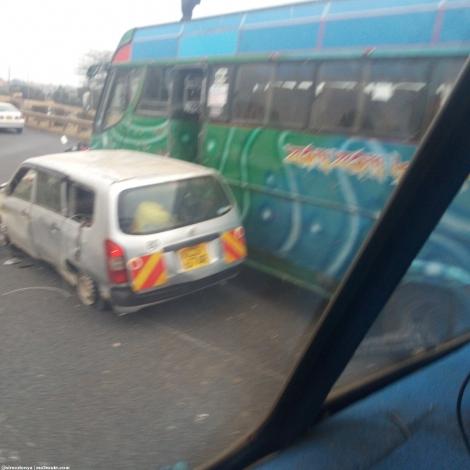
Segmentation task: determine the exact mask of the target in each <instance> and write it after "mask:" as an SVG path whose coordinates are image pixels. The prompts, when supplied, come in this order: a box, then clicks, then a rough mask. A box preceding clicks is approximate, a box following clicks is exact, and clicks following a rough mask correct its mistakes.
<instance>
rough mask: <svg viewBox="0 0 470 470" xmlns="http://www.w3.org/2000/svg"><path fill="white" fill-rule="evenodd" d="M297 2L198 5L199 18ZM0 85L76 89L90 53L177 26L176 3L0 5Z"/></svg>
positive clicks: (85, 0) (80, 0)
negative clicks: (138, 29) (13, 82)
mask: <svg viewBox="0 0 470 470" xmlns="http://www.w3.org/2000/svg"><path fill="white" fill-rule="evenodd" d="M299 1H302V0H236V1H232V0H201V4H200V5H199V6H197V7H196V9H195V10H194V17H195V18H198V17H204V16H209V15H214V14H223V13H229V12H233V11H241V10H251V9H254V8H262V7H266V6H274V5H282V4H289V3H298V2H299ZM1 3H2V5H1V17H0V18H1V19H0V79H4V80H6V79H7V78H8V72H9V70H10V72H11V78H12V79H13V78H19V79H22V80H26V81H32V82H37V83H44V84H54V85H60V84H62V85H74V86H77V85H80V80H81V79H80V77H79V76H78V74H77V67H78V65H79V63H80V60H81V58H82V57H83V56H84V54H86V52H87V51H90V50H109V51H114V49H115V48H116V46H117V44H118V42H119V40H120V38H121V36H122V35H123V33H124V32H125V31H127V30H128V29H131V28H133V27H135V26H142V25H148V24H158V23H167V22H170V21H179V20H180V18H181V7H180V5H181V2H180V0H11V1H9V0H1Z"/></svg>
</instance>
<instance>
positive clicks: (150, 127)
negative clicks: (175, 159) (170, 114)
mask: <svg viewBox="0 0 470 470" xmlns="http://www.w3.org/2000/svg"><path fill="white" fill-rule="evenodd" d="M168 123H169V121H168V118H166V117H141V116H137V115H134V114H132V113H131V112H129V113H126V115H125V116H124V118H123V119H122V121H121V122H120V123H119V124H118V125H116V126H115V127H113V128H111V129H109V130H106V131H104V132H103V133H101V134H96V135H95V136H94V137H93V140H92V146H93V148H98V149H100V148H116V149H118V148H125V149H129V150H139V151H141V152H148V153H155V154H163V155H165V154H166V153H167V152H168V125H169V124H168Z"/></svg>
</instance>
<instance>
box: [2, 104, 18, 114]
mask: <svg viewBox="0 0 470 470" xmlns="http://www.w3.org/2000/svg"><path fill="white" fill-rule="evenodd" d="M2 111H18V110H17V109H16V108H15V107H14V106H13V105H12V104H8V103H0V112H2Z"/></svg>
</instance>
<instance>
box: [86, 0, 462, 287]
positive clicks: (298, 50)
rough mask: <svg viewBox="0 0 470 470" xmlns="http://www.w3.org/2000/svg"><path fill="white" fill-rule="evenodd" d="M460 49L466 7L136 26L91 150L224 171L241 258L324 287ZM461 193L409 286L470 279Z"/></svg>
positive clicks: (366, 8)
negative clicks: (235, 211) (130, 152)
mask: <svg viewBox="0 0 470 470" xmlns="http://www.w3.org/2000/svg"><path fill="white" fill-rule="evenodd" d="M469 52H470V1H469V0H336V1H316V2H303V3H298V4H292V5H288V6H282V7H276V8H269V9H262V10H255V11H249V12H242V13H234V14H229V15H224V16H218V17H210V18H204V19H198V20H194V21H191V22H181V23H171V24H162V25H157V26H149V27H144V28H138V29H133V30H131V31H129V32H127V33H126V34H125V35H124V37H123V38H122V40H121V43H120V44H119V47H118V49H117V51H116V53H115V55H114V58H113V61H112V64H111V67H110V70H109V73H108V77H107V80H106V84H105V88H104V90H103V93H102V97H101V102H100V105H99V109H98V111H97V115H96V121H95V126H94V134H93V138H92V146H93V147H94V148H127V149H137V150H141V151H145V152H150V153H155V154H164V155H168V156H170V157H174V158H180V159H184V160H188V161H194V162H197V163H200V164H203V165H207V166H210V167H214V168H216V169H218V170H219V171H220V172H221V173H222V174H223V175H224V177H225V178H226V180H227V181H228V182H229V184H230V185H231V187H232V188H233V191H234V193H235V195H236V197H237V201H238V203H239V207H240V211H241V213H242V215H243V219H244V224H245V227H246V231H247V240H248V246H249V256H250V263H251V264H252V265H253V266H255V267H257V268H259V269H262V270H264V271H267V272H269V273H271V274H274V275H277V276H279V277H282V278H284V279H287V280H290V281H293V282H296V283H298V284H300V285H302V286H306V287H309V288H311V289H314V290H316V291H317V292H319V293H322V294H325V295H327V296H328V295H329V294H330V293H331V292H332V290H333V289H334V288H335V286H337V284H338V282H339V280H340V279H341V277H342V275H343V274H344V273H345V271H346V269H347V268H348V266H349V265H350V263H351V261H352V259H353V257H354V256H355V254H356V253H357V251H358V249H359V247H360V245H361V243H362V242H363V241H364V239H365V237H366V235H367V233H368V232H369V230H370V229H371V227H372V226H373V224H374V223H375V222H376V220H377V218H378V217H379V215H380V213H381V211H382V209H383V208H384V205H385V204H386V201H387V199H388V198H389V197H390V194H391V192H392V191H393V190H394V188H395V187H396V185H397V184H398V182H399V181H400V178H401V176H402V175H403V173H404V172H405V171H406V168H407V166H408V165H409V162H410V160H411V159H412V157H413V154H414V153H415V150H416V146H417V144H418V143H419V141H420V139H421V138H422V136H423V135H424V133H425V132H426V129H427V128H428V127H429V125H430V123H431V121H432V119H433V117H434V116H435V115H436V113H437V112H438V111H439V109H440V108H441V106H442V105H443V103H444V102H445V100H446V98H447V96H449V93H450V92H451V90H452V87H453V84H454V83H455V80H456V79H457V77H458V74H459V71H460V70H461V68H462V67H463V64H464V62H465V61H466V60H467V58H468V56H469ZM469 152H470V149H469ZM469 158H470V153H469ZM468 186H469V185H467V186H466V187H464V188H462V191H461V193H460V195H459V197H458V198H457V199H456V200H455V202H454V203H453V205H452V208H451V209H450V210H449V213H448V215H447V216H446V217H445V218H444V219H443V220H442V222H441V223H440V226H439V227H438V229H437V230H436V231H435V232H434V234H433V236H432V237H431V239H430V240H429V241H428V243H427V244H426V246H425V247H424V249H423V250H422V253H421V256H420V257H419V259H418V260H416V261H415V263H414V264H413V266H412V268H411V270H410V272H409V275H408V279H409V280H410V281H413V280H416V281H419V282H420V283H423V282H425V283H431V284H432V283H433V282H435V281H436V280H438V281H439V283H441V284H442V280H443V279H445V280H446V282H447V284H448V285H450V286H455V287H459V288H463V289H468V286H470V249H469V247H470V219H469V214H470V188H469V187H468ZM436 191H439V188H436ZM422 204H423V205H425V204H426V201H424V200H423V201H422ZM378 275H380V273H378ZM457 290H459V289H456V291H457Z"/></svg>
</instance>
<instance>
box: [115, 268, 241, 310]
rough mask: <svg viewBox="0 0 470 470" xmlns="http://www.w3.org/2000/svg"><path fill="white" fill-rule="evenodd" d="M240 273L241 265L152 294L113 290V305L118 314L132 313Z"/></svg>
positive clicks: (116, 288) (122, 288) (120, 288)
mask: <svg viewBox="0 0 470 470" xmlns="http://www.w3.org/2000/svg"><path fill="white" fill-rule="evenodd" d="M239 271H240V265H237V266H234V267H231V268H228V269H225V270H224V271H221V272H218V273H216V274H213V275H211V276H207V277H204V278H202V279H198V280H194V281H189V282H184V283H181V284H175V285H172V286H167V287H161V288H159V289H156V290H154V291H152V292H145V293H142V294H136V293H134V292H133V291H132V290H131V289H130V288H129V287H113V288H111V299H110V300H111V304H112V305H113V307H114V308H115V310H116V312H117V313H121V314H126V313H132V312H135V311H137V310H140V309H141V308H144V307H148V306H151V305H155V304H158V303H160V302H165V301H167V300H171V299H174V298H177V297H181V296H183V295H187V294H190V293H192V292H196V291H198V290H202V289H206V288H207V287H210V286H212V285H214V284H218V283H220V282H223V281H227V280H229V279H231V278H233V277H235V276H236V275H237V274H238V273H239Z"/></svg>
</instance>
